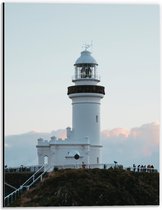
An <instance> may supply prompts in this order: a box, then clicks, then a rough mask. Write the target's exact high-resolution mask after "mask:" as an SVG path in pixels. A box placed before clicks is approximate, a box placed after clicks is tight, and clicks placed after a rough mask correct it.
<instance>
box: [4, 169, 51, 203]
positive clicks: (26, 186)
mask: <svg viewBox="0 0 162 210" xmlns="http://www.w3.org/2000/svg"><path fill="white" fill-rule="evenodd" d="M48 170H50V167H49V166H48V167H47V165H43V166H41V167H39V169H38V170H37V171H36V172H35V173H34V174H33V175H32V176H31V177H30V178H29V179H27V180H26V181H25V182H24V183H23V184H22V185H21V186H20V187H19V188H18V189H16V190H15V191H14V192H12V193H10V194H9V195H7V196H6V197H5V198H4V206H9V205H10V204H11V203H13V202H14V201H15V200H16V199H17V198H18V197H19V196H20V195H21V194H22V193H23V192H25V191H26V190H29V189H30V187H32V186H33V185H34V184H35V183H36V182H37V181H42V179H43V176H44V175H45V173H46V172H48Z"/></svg>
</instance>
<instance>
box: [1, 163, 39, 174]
mask: <svg viewBox="0 0 162 210" xmlns="http://www.w3.org/2000/svg"><path fill="white" fill-rule="evenodd" d="M41 167H42V166H40V165H33V166H23V165H22V166H20V167H9V168H7V167H6V168H5V172H7V173H15V172H16V173H22V172H25V173H26V172H36V171H37V170H39V169H40V168H41Z"/></svg>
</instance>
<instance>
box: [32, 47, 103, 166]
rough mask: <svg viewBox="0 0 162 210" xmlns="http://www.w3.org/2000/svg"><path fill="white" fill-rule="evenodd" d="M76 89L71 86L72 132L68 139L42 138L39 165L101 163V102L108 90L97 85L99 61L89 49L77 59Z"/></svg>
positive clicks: (69, 131) (74, 79)
mask: <svg viewBox="0 0 162 210" xmlns="http://www.w3.org/2000/svg"><path fill="white" fill-rule="evenodd" d="M74 66H75V74H74V77H73V80H72V82H74V85H73V86H70V87H68V93H67V94H68V96H69V98H70V99H71V100H72V129H71V128H70V127H68V128H67V129H66V131H67V138H66V139H65V140H62V139H56V137H54V136H53V137H51V140H50V141H47V140H43V139H42V138H40V139H38V144H37V146H36V147H37V152H38V164H39V165H43V164H44V163H45V162H48V165H50V166H57V165H71V164H82V163H83V162H84V163H85V164H99V163H101V148H102V145H101V142H100V100H101V99H102V98H103V97H104V94H105V92H104V87H103V86H99V85H97V83H99V82H100V77H99V75H98V73H97V66H98V64H97V62H96V60H95V59H94V58H93V57H92V56H91V52H89V51H88V50H87V49H85V50H84V51H82V52H81V56H80V57H79V58H78V59H77V60H76V62H75V64H74Z"/></svg>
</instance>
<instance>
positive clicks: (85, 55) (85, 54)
mask: <svg viewBox="0 0 162 210" xmlns="http://www.w3.org/2000/svg"><path fill="white" fill-rule="evenodd" d="M84 63H85V64H95V65H98V64H97V61H96V60H95V59H94V58H93V57H92V56H91V52H90V51H88V50H84V51H82V52H81V55H80V57H79V58H78V59H77V60H76V62H75V64H74V66H76V65H78V64H84Z"/></svg>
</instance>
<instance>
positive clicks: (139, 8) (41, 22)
mask: <svg viewBox="0 0 162 210" xmlns="http://www.w3.org/2000/svg"><path fill="white" fill-rule="evenodd" d="M159 9H160V8H159V6H158V5H153V4H152V5H147V4H143V5H138V4H136V5H133V4H131V5H127V4H76V5H75V4H56V3H53V4H52V3H51V4H49V3H48V4H45V3H44V4H41V3H37V4H34V3H7V4H6V5H5V134H6V135H11V134H19V133H25V132H28V131H38V132H50V131H52V130H57V129H60V128H61V129H63V128H66V127H68V126H71V124H72V121H71V120H72V110H71V109H72V106H71V100H70V99H69V98H68V96H67V87H68V86H71V85H72V81H71V80H72V76H73V75H74V66H73V64H74V63H75V61H76V59H77V58H78V57H79V56H80V52H81V51H82V50H83V47H82V46H83V45H84V44H85V43H91V41H92V42H93V47H92V48H91V50H92V55H93V56H94V57H95V59H96V60H97V62H98V64H99V67H98V70H99V74H100V75H101V82H100V85H103V86H105V92H106V95H105V97H104V99H103V100H102V104H101V129H102V130H105V129H109V130H111V129H114V128H125V129H131V128H134V127H137V126H141V125H143V124H147V123H152V122H156V123H158V122H159V121H160V14H159Z"/></svg>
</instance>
